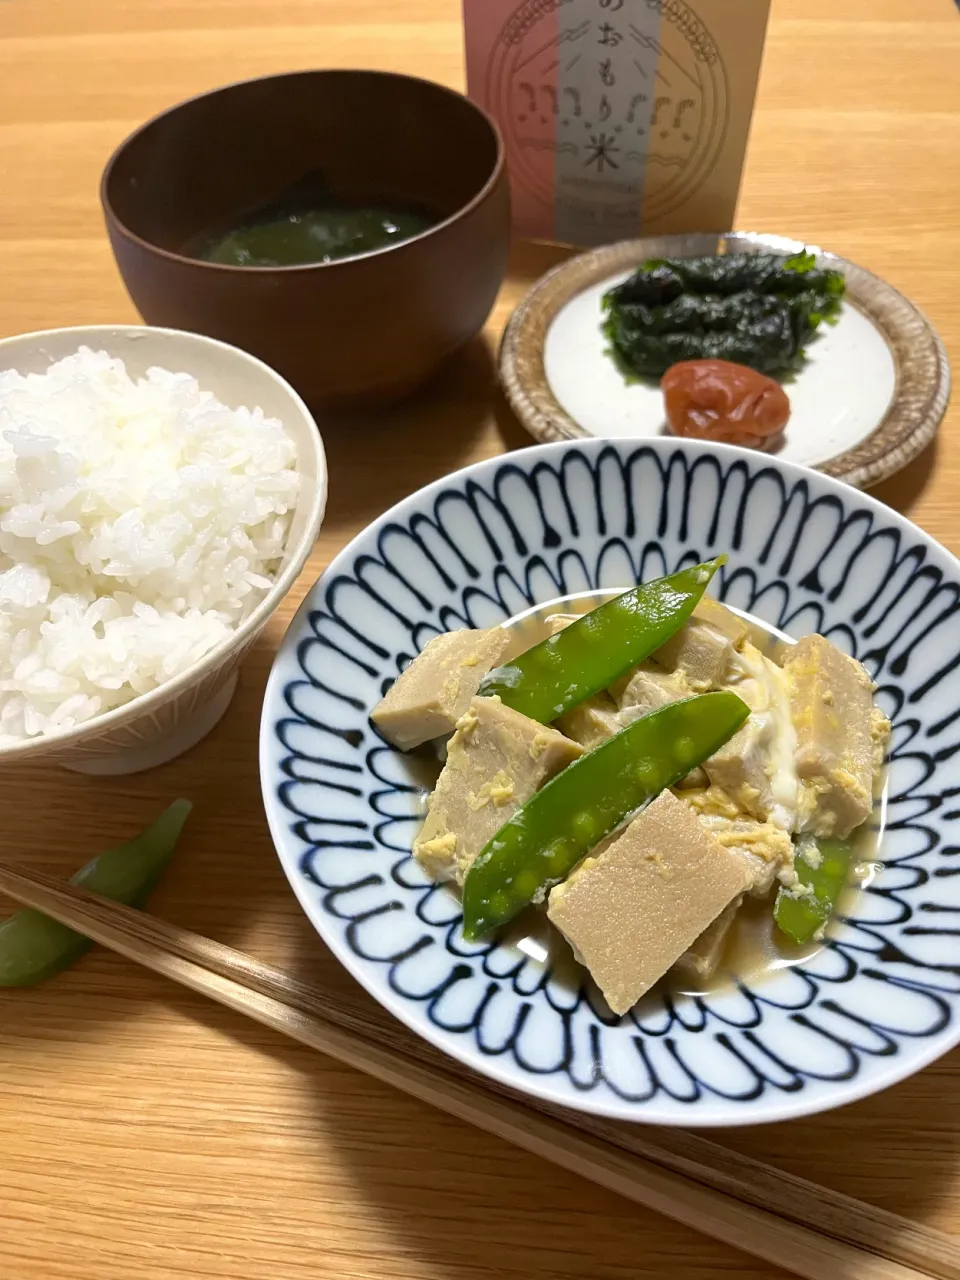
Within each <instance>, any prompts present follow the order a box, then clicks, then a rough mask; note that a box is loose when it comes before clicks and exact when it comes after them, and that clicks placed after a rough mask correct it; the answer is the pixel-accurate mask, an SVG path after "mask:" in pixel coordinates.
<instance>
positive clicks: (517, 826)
mask: <svg viewBox="0 0 960 1280" xmlns="http://www.w3.org/2000/svg"><path fill="white" fill-rule="evenodd" d="M748 715H749V709H748V708H747V706H746V705H745V704H744V703H743V702H741V700H740V699H739V698H738V697H737V696H736V694H734V693H729V692H727V691H721V692H719V693H706V694H703V695H702V696H701V697H698V698H684V699H682V700H681V701H679V702H671V703H669V704H668V705H667V706H665V707H661V708H660V709H659V710H658V711H652V712H651V713H650V714H649V715H646V716H643V717H642V718H641V719H639V720H635V721H634V722H633V724H631V725H628V726H627V728H626V729H621V731H620V732H619V733H618V734H616V735H615V736H614V737H612V738H610V739H608V740H607V741H606V742H604V743H603V744H602V745H601V746H599V747H597V748H596V750H594V751H591V752H589V753H588V754H587V755H585V756H581V757H580V759H579V760H575V761H574V762H573V764H571V765H568V766H567V768H566V769H564V770H563V771H562V772H561V773H558V774H557V776H556V777H555V778H553V779H551V781H550V782H548V783H547V785H546V786H545V787H543V788H542V789H541V790H540V791H538V792H536V794H535V795H533V796H531V798H530V799H529V800H528V801H527V803H526V804H525V805H524V806H523V807H522V808H521V809H519V810H518V811H517V812H516V813H515V814H514V815H513V817H512V818H511V819H510V820H509V822H507V823H506V824H505V825H504V826H502V827H501V828H500V830H499V831H498V832H497V833H496V835H495V836H494V837H493V838H492V840H490V841H489V843H488V844H487V845H486V846H485V847H484V848H483V849H481V851H480V853H479V854H478V855H477V858H476V861H475V862H474V863H473V865H472V866H471V867H470V870H469V871H468V872H467V875H466V879H465V880H464V884H463V934H464V937H465V938H467V939H468V941H474V940H476V938H478V937H479V936H480V935H481V934H484V933H486V932H487V931H488V930H490V929H495V928H497V926H498V925H502V924H506V923H507V921H508V920H511V919H512V918H513V917H514V916H515V915H517V914H518V912H520V911H522V910H523V908H524V907H525V906H527V905H528V904H529V903H530V902H533V901H534V900H535V899H538V898H540V897H542V894H543V891H544V890H545V889H546V888H548V887H549V886H550V885H553V884H556V883H557V882H558V881H560V880H562V879H563V878H564V876H566V875H568V874H569V873H570V871H572V870H573V867H574V866H575V865H576V863H577V862H579V860H580V858H581V857H582V856H583V855H584V854H585V853H586V852H588V850H590V849H592V848H593V847H594V846H595V845H596V844H598V843H599V841H600V840H602V839H603V837H604V836H606V835H608V834H609V833H610V832H611V831H613V829H614V828H615V827H617V826H619V825H620V823H621V822H623V820H624V819H625V818H627V817H628V816H629V815H630V814H631V813H633V812H634V810H636V809H638V808H640V806H641V805H643V804H645V803H646V802H647V801H648V800H652V799H653V797H654V796H658V795H659V794H660V792H661V791H663V790H664V789H665V788H666V787H669V786H672V784H673V783H675V782H678V781H679V780H680V778H682V777H684V776H685V775H686V774H687V773H689V772H690V770H691V769H695V768H696V767H697V765H699V764H702V763H703V761H704V760H706V759H707V758H708V757H709V756H712V755H713V753H714V752H715V751H717V750H718V749H719V748H720V747H722V746H723V744H724V743H725V742H726V741H727V740H728V739H729V738H731V737H732V736H733V735H734V734H735V733H736V731H737V730H738V729H739V728H740V726H741V725H742V724H743V722H744V720H746V718H747V716H748Z"/></svg>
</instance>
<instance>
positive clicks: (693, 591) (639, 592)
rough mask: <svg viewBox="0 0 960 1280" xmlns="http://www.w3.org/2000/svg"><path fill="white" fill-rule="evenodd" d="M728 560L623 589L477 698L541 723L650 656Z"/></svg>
mask: <svg viewBox="0 0 960 1280" xmlns="http://www.w3.org/2000/svg"><path fill="white" fill-rule="evenodd" d="M725 561H726V556H719V557H718V558H717V559H716V560H710V561H708V562H707V563H706V564H698V565H692V566H690V567H689V568H687V569H681V570H680V571H679V572H678V573H674V574H671V575H670V576H669V577H666V578H657V579H656V580H655V581H653V582H647V583H644V584H643V585H642V586H639V587H634V588H633V590H631V591H625V592H624V593H623V594H622V595H619V596H617V597H616V598H615V599H613V600H609V601H608V602H607V603H606V604H602V605H600V607H599V608H598V609H594V610H592V612H590V613H587V614H584V616H583V617H582V618H579V619H578V620H577V621H576V622H572V623H571V624H570V626H569V627H564V629H563V630H562V631H558V632H557V634H556V635H554V636H550V638H549V639H548V640H544V641H543V642H542V643H541V644H537V645H534V647H533V648H532V649H528V650H527V652H526V653H522V654H520V656H519V657H517V658H514V659H513V661H512V662H509V663H507V664H506V665H505V666H502V667H497V668H496V669H495V670H494V671H491V672H490V674H489V675H488V676H487V677H486V678H485V679H484V680H483V681H482V683H481V685H480V690H479V692H480V694H481V695H482V696H483V697H487V698H489V697H493V696H497V697H499V698H500V700H501V701H502V702H503V703H504V704H505V705H506V706H508V707H513V709H514V710H515V711H520V712H522V713H523V715H525V716H530V718H531V719H532V720H539V721H541V722H542V723H544V724H546V723H548V722H549V721H551V720H555V719H556V718H557V716H560V715H562V714H563V713H564V711H567V710H569V708H570V707H573V706H576V704H577V703H578V702H583V701H584V700H585V699H586V698H589V697H592V695H593V694H595V693H599V691H600V690H601V689H606V688H608V687H609V686H610V685H611V684H613V682H614V681H615V680H617V679H618V678H619V677H620V676H622V675H623V674H624V672H626V671H629V670H630V668H631V667H635V666H636V665H637V664H638V663H640V662H643V660H644V658H648V657H649V656H650V654H651V653H653V652H654V650H655V649H659V648H660V646H661V645H662V644H665V643H666V641H667V640H669V639H670V637H671V636H672V635H673V634H674V632H675V631H678V630H679V628H680V627H682V626H683V624H684V623H685V622H686V621H687V619H688V618H689V617H690V615H691V614H692V613H693V610H694V608H695V607H696V605H697V602H698V601H699V600H700V599H701V597H702V596H703V593H704V591H705V590H706V587H707V584H708V583H709V581H710V579H711V578H712V577H713V575H714V574H715V573H716V571H717V569H718V568H719V567H720V565H722V564H724V563H725Z"/></svg>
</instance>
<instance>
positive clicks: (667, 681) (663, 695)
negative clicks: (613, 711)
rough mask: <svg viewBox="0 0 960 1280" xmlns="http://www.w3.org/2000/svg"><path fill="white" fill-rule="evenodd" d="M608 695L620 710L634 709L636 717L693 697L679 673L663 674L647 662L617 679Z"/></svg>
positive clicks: (667, 672)
mask: <svg viewBox="0 0 960 1280" xmlns="http://www.w3.org/2000/svg"><path fill="white" fill-rule="evenodd" d="M610 693H611V695H612V696H613V698H614V699H615V700H616V701H617V702H618V703H619V706H620V710H621V711H628V710H629V711H633V710H634V708H635V709H636V716H640V715H646V713H647V712H648V711H656V710H658V708H660V707H665V706H666V705H667V703H668V702H678V701H679V700H680V699H681V698H692V697H693V690H692V689H691V688H690V686H689V684H688V683H687V680H686V677H685V676H684V674H683V672H682V671H663V670H661V669H660V668H658V667H654V666H650V665H649V664H647V663H641V664H640V666H639V667H635V668H634V669H633V670H632V671H630V672H628V673H627V674H626V675H625V676H623V677H622V679H620V680H618V681H617V683H616V684H615V685H613V686H612V688H611V689H610ZM636 716H633V717H630V718H636ZM628 720H629V718H628Z"/></svg>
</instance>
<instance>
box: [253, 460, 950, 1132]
mask: <svg viewBox="0 0 960 1280" xmlns="http://www.w3.org/2000/svg"><path fill="white" fill-rule="evenodd" d="M719 552H726V553H727V555H728V556H729V563H728V564H727V566H726V568H725V569H724V570H723V571H722V573H721V575H720V576H719V582H718V584H717V590H718V593H719V594H720V595H721V596H722V598H723V599H725V600H726V601H727V602H728V603H730V604H732V605H734V606H737V607H739V608H741V609H744V610H747V611H749V612H751V613H753V614H755V615H756V616H757V617H759V618H760V619H762V620H764V621H766V622H767V623H770V624H773V625H774V626H776V627H778V628H781V629H782V630H783V631H785V632H787V633H788V634H790V635H792V636H802V635H804V634H806V633H809V632H814V631H816V632H820V633H822V634H823V635H826V636H828V637H829V638H830V639H832V640H833V641H834V642H835V643H837V644H838V645H840V646H841V647H842V648H844V649H846V650H847V651H848V652H851V653H853V654H854V655H855V656H856V657H857V658H859V659H860V660H861V661H862V662H863V663H864V664H865V665H866V667H867V669H868V670H869V671H870V672H871V673H872V674H873V676H874V678H875V679H876V681H877V683H878V685H879V691H878V694H877V700H878V702H879V704H880V705H881V706H882V707H883V709H884V710H885V711H886V712H887V714H888V715H889V716H890V717H891V719H892V721H893V725H894V730H893V736H892V741H891V760H890V770H889V782H888V790H887V800H886V804H885V812H884V813H883V814H882V815H881V816H882V819H883V823H884V827H883V833H882V836H881V841H880V857H881V859H882V861H883V864H884V865H883V867H882V869H881V871H880V872H879V874H878V875H877V876H876V878H875V879H874V880H873V882H872V883H871V884H870V885H869V887H867V888H866V889H864V890H863V891H862V892H860V893H859V894H857V895H856V896H855V897H854V898H853V900H852V905H851V906H850V908H849V909H848V914H847V915H846V916H845V917H844V918H843V919H840V920H836V921H834V923H833V924H832V926H831V928H830V931H829V935H828V941H827V945H826V946H825V947H824V948H823V949H822V950H821V951H820V952H819V953H818V954H817V955H815V956H814V957H813V958H812V959H809V960H806V961H804V962H803V963H801V964H800V965H799V966H797V967H794V968H788V969H782V970H780V971H778V972H777V973H775V974H774V975H772V976H765V977H763V978H762V979H755V980H752V981H748V980H741V981H739V982H738V983H737V984H736V985H735V986H730V987H728V988H726V989H724V990H721V991H718V992H715V993H710V994H707V995H700V996H690V995H679V996H674V997H670V996H667V997H666V998H664V997H661V996H659V995H657V994H656V993H654V994H653V995H652V996H650V997H647V999H646V1000H645V1001H644V1002H642V1003H641V1005H639V1006H638V1008H637V1009H635V1010H634V1011H633V1012H632V1013H631V1014H628V1015H627V1016H626V1017H624V1018H622V1019H616V1018H614V1017H612V1016H611V1015H610V1014H609V1012H608V1011H607V1010H606V1009H605V1007H604V1006H603V1004H602V1002H600V1001H599V1000H597V998H596V996H595V994H593V993H592V992H591V989H590V987H589V985H588V984H585V983H583V984H581V983H578V982H574V983H571V982H570V981H569V977H568V975H566V974H560V973H554V972H552V970H551V968H550V966H549V964H544V963H543V962H542V961H540V960H538V959H537V957H536V955H535V954H534V955H525V954H523V952H521V951H518V950H517V949H516V948H515V947H513V946H510V945H505V944H504V943H502V942H501V943H491V944H487V945H472V944H467V943H465V942H464V941H463V938H462V936H461V933H460V928H459V912H458V909H457V905H456V902H455V900H454V899H453V898H452V896H451V895H450V893H449V891H448V890H446V889H443V888H440V887H438V886H435V885H433V884H431V882H430V881H429V880H428V879H427V878H426V877H425V876H424V875H423V873H422V872H421V871H420V869H419V867H418V866H417V865H416V864H415V862H414V861H413V859H412V857H411V855H410V847H411V842H412V840H413V837H414V834H415V833H416V831H417V827H418V823H419V821H420V811H421V795H422V791H421V781H422V780H421V779H420V778H418V776H417V773H416V769H415V766H414V765H413V764H412V763H411V761H409V760H408V759H407V758H405V757H404V756H403V755H401V754H400V753H399V752H397V751H395V750H394V749H393V748H391V747H390V746H388V745H387V744H386V743H385V742H384V741H383V740H382V739H381V738H380V737H379V736H378V734H377V733H376V732H375V730H374V729H373V728H372V726H371V724H370V722H369V719H368V714H369V711H370V708H371V707H372V706H373V705H374V703H375V702H376V701H377V700H378V698H379V697H380V695H381V692H382V691H383V689H384V688H385V687H386V685H387V684H388V683H389V682H390V681H391V680H392V679H394V678H395V677H396V675H397V673H398V671H400V670H401V669H402V668H403V667H404V666H405V665H406V663H407V662H409V661H410V659H411V657H412V656H413V655H414V654H415V653H417V651H418V650H420V649H421V648H422V647H423V645H424V644H425V642H426V641H427V640H428V639H429V638H430V637H431V636H433V635H435V634H436V633H437V632H439V631H446V630H450V629H452V628H454V627H461V626H472V627H487V626H491V625H495V624H497V623H500V622H502V621H504V620H505V619H507V618H509V617H513V616H514V615H517V614H519V613H522V612H523V611H524V610H527V609H529V608H530V606H531V605H533V604H536V603H540V602H545V601H548V600H552V599H555V598H557V597H561V596H567V595H570V594H573V593H575V592H585V591H589V590H593V589H596V588H610V587H627V586H631V585H633V584H634V583H635V582H637V581H640V580H642V579H649V578H651V577H655V576H657V575H659V574H662V573H666V572H672V571H673V570H675V569H676V568H678V567H679V566H680V565H682V564H687V563H691V562H694V561H698V560H702V559H706V558H708V557H710V556H714V555H716V554H718V553H719ZM958 597H960V565H958V563H957V561H956V560H955V559H954V558H953V557H952V556H950V555H949V554H948V553H947V552H945V551H944V550H943V549H942V548H941V547H939V546H938V545H937V544H936V543H934V542H933V541H931V539H929V538H928V537H926V536H925V535H924V534H923V533H921V532H920V530H919V529H917V528H915V527H914V526H913V525H911V524H910V523H909V522H908V521H907V520H904V519H903V518H902V517H900V516H898V515H897V514H896V513H895V512H893V511H890V510H888V509H887V508H886V507H884V506H882V505H881V504H879V503H877V502H875V501H873V500H872V499H870V498H868V497H865V496H864V495H862V494H860V493H857V492H856V491H855V490H853V489H849V488H847V487H846V486H844V485H842V484H839V483H837V482H836V481H833V480H830V479H829V478H827V477H825V476H823V475H819V474H817V473H814V472H811V471H805V470H803V469H801V468H799V467H796V466H791V465H790V464H787V463H783V462H778V461H776V460H772V459H770V458H767V457H764V456H763V455H762V454H754V453H749V452H745V451H741V450H739V449H733V448H716V449H707V448H705V447H703V446H701V445H698V444H695V443H692V442H686V441H680V442H678V441H667V440H664V441H658V442H650V443H648V444H644V445H640V446H638V445H636V444H635V443H629V442H609V441H599V440H597V441H584V442H569V443H563V444H557V445H547V446H543V447H540V448H531V449H526V450H524V451H522V452H520V453H516V454H513V455H511V456H509V457H507V458H501V459H495V460H493V461H490V462H485V463H480V464H478V465H477V466H474V467H469V468H467V469H466V470H464V471H461V472H458V473H457V474H455V475H452V476H450V477H448V478H447V479H445V480H442V481H439V482H438V483H437V484H434V485H430V486H429V487H428V488H426V489H424V490H422V491H421V492H420V493H417V494H414V496H413V497H411V498H409V499H407V500H406V501H405V502H402V503H400V505H399V506H397V507H395V508H394V509H393V510H392V511H389V512H388V513H387V514H386V515H385V516H383V517H382V518H381V519H380V520H377V521H376V522H375V523H374V524H372V525H371V526H370V527H369V528H368V529H367V530H366V531H365V532H364V533H362V534H361V535H360V536H359V537H358V538H356V539H355V540H354V541H353V542H352V543H351V544H350V546H348V547H347V548H346V550H345V551H344V552H343V553H342V554H341V555H340V556H338V557H337V559H336V560H335V562H334V563H333V564H332V565H331V566H330V568H329V570H328V571H327V572H326V573H325V574H324V575H323V577H322V578H321V579H320V581H319V582H318V583H317V584H316V586H315V587H314V588H313V590H312V591H311V593H310V595H309V596H308V597H307V599H306V601H305V602H304V604H303V606H302V607H301V609H300V611H299V613H298V614H297V616H296V618H295V619H294V621H293V623H292V624H291V627H290V630H289V631H288V633H287V636H286V639H285V640H284V643H283V645H282V647H281V650H280V652H279V654H278V656H277V660H276V662H275V664H274V668H273V672H272V674H271V677H270V682H269V685H268V688H267V693H266V700H265V703H264V712H263V723H262V729H261V775H262V783H263V794H264V798H265V802H266V809H267V815H268V818H269V821H270V828H271V831H272V834H273V838H274V841H275V843H276V846H277V850H278V852H279V855H280V860H281V862H282V864H283V868H284V870H285V871H286V874H287V876H288V877H289V879H290V883H291V884H292V886H293V888H294V890H295V892H296V894H297V897H298V898H299V900H300V902H301V904H302V906H303V908H304V910H305V911H306V913H307V915H308V916H309V917H310V919H311V920H312V922H313V924H314V925H315V927H316V929H317V931H318V932H319V933H320V935H321V936H322V938H323V939H324V941H325V942H326V943H327V944H328V945H329V946H330V947H331V949H332V950H333V951H334V953H335V954H336V955H337V956H338V957H339V958H340V960H342V962H343V963H344V964H345V965H346V967H347V968H348V969H349V970H350V972H351V973H352V974H353V975H354V976H355V977H356V978H357V980H358V981H359V982H361V983H362V984H363V985H364V986H365V987H366V988H367V990H368V991H370V992H371V993H372V994H373V995H374V996H375V997H376V998H377V999H378V1000H379V1001H380V1002H381V1004H383V1005H384V1006H385V1007H386V1008H387V1009H389V1010H390V1011H391V1012H392V1013H395V1014H396V1015H397V1017H398V1018H400V1019H402V1020H403V1021H404V1022H406V1023H407V1024H408V1025H409V1026H410V1027H412V1028H413V1029H414V1030H415V1031H417V1032H419V1033H420V1034H421V1035H423V1036H425V1037H426V1038H427V1039H428V1040H430V1041H432V1042H433V1043H434V1044H436V1045H438V1046H440V1047H441V1048H442V1049H444V1050H446V1051H447V1052H448V1053H450V1054H451V1055H452V1056H453V1057H455V1058H458V1059H460V1060H461V1061H462V1062H464V1063H466V1064H468V1065H469V1066H471V1067H474V1068H475V1069H476V1070H478V1071H480V1072H483V1073H485V1074H487V1075H489V1076H492V1077H494V1078H496V1079H497V1080H500V1081H502V1082H504V1083H505V1084H508V1085H511V1086H513V1087H515V1088H518V1089H521V1090H525V1091H526V1092H527V1093H530V1094H533V1095H536V1096H538V1097H541V1098H546V1099H549V1100H551V1101H554V1102H560V1103H563V1104H566V1105H568V1106H572V1107H577V1108H579V1109H582V1110H586V1111H593V1112H597V1113H600V1114H603V1115H609V1116H617V1117H621V1118H627V1119H635V1120H643V1121H647V1122H654V1123H663V1124H684V1125H714V1124H717V1125H719V1124H723V1125H733V1124H750V1123H756V1122H759V1121H767V1120H781V1119H786V1118H789V1117H793V1116H798V1115H803V1114H806V1113H809V1112H813V1111H818V1110H822V1109H824V1108H826V1107H832V1106H837V1105H839V1104H841V1103H845V1102H850V1101H852V1100H853V1099H855V1098H859V1097H862V1096H864V1095H865V1094H868V1093H872V1092H874V1091H875V1090H877V1089H881V1088H884V1087H885V1086H887V1085H890V1084H893V1083H894V1082H895V1081H897V1080H900V1079H902V1078H903V1077H904V1076H907V1075H909V1074H910V1073H911V1072H913V1071H916V1070H917V1069H918V1068H920V1067H922V1066H924V1065H925V1064H926V1063H928V1062H930V1061H932V1060H933V1059H934V1058H936V1057H937V1056H938V1055H939V1054H941V1053H943V1052H944V1051H945V1050H946V1049H948V1048H950V1047H951V1046H952V1045H953V1044H955V1043H956V1042H957V1040H958V1039H960V1034H958V1026H960V1021H958V1012H960V1010H958V1001H960V963H958V962H960V951H958V930H960V842H956V834H955V833H956V827H955V823H956V820H957V818H958V817H960V661H958V648H960V622H958V618H960V614H958V610H957V604H958ZM533 950H535V949H533Z"/></svg>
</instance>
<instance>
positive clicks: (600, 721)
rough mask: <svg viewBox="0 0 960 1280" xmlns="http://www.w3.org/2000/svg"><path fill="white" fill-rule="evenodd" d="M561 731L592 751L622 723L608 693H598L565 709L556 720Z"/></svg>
mask: <svg viewBox="0 0 960 1280" xmlns="http://www.w3.org/2000/svg"><path fill="white" fill-rule="evenodd" d="M556 725H557V728H558V729H559V730H560V732H561V733H563V734H566V736H567V737H568V738H572V739H573V741H574V742H579V743H580V745H581V746H582V747H584V748H586V750H587V751H592V750H593V749H594V747H599V746H600V744H601V743H602V742H606V740H607V739H608V738H612V737H613V735H614V734H615V733H619V732H620V730H621V729H622V728H623V725H622V724H621V723H620V721H619V720H618V719H617V704H616V703H615V702H614V700H613V699H612V698H611V697H610V695H609V694H608V693H598V694H597V695H596V696H595V697H593V698H587V700H586V702H581V703H580V704H579V705H578V706H576V707H571V708H570V710H569V711H565V712H564V713H563V715H562V716H560V718H559V719H558V720H557V722H556Z"/></svg>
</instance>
